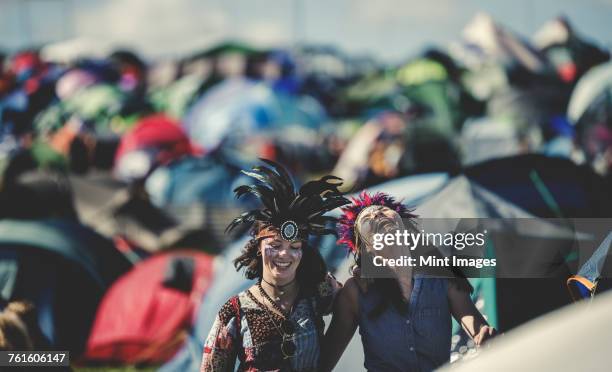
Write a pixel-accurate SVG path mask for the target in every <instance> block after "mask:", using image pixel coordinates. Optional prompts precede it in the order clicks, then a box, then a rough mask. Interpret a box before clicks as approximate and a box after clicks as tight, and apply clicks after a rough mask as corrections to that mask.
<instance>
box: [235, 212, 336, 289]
mask: <svg viewBox="0 0 612 372" xmlns="http://www.w3.org/2000/svg"><path fill="white" fill-rule="evenodd" d="M265 227H266V226H265V225H263V224H260V223H258V224H256V226H254V228H253V229H252V230H251V235H252V239H251V240H249V241H248V242H247V244H246V245H245V246H244V248H243V249H242V254H241V255H240V256H238V257H237V258H236V259H234V267H235V268H236V270H237V271H240V270H241V269H243V268H244V269H245V271H244V275H245V276H246V278H247V279H258V280H259V279H261V278H262V276H263V259H262V258H261V255H258V252H259V244H260V243H261V241H262V240H263V239H264V238H263V237H259V238H258V237H257V234H258V233H259V232H260V231H261V230H263V229H264V228H265ZM302 252H303V253H302V259H301V261H300V264H299V266H298V268H297V272H296V279H297V282H298V284H299V285H300V288H301V289H302V290H303V291H304V294H307V295H314V294H315V293H316V290H317V288H318V286H319V284H320V283H322V282H323V281H325V277H326V275H327V265H326V264H325V260H323V257H322V256H321V253H320V252H319V250H318V249H316V248H314V247H311V246H309V245H308V242H307V241H302Z"/></svg>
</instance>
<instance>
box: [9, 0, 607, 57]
mask: <svg viewBox="0 0 612 372" xmlns="http://www.w3.org/2000/svg"><path fill="white" fill-rule="evenodd" d="M479 11H484V12H487V13H489V14H491V15H492V16H493V18H494V19H496V20H497V21H499V22H501V23H502V24H504V25H506V26H507V27H509V28H510V29H512V30H514V31H517V32H519V33H520V34H521V35H523V36H525V37H531V36H532V35H533V33H534V32H535V31H536V30H537V29H538V28H539V27H540V26H541V25H542V24H543V23H544V22H546V21H547V20H550V19H551V18H553V17H555V16H558V15H560V14H565V15H567V16H568V17H569V19H570V21H571V22H572V23H573V24H574V26H575V28H576V29H577V30H578V31H580V32H581V33H582V34H584V35H587V36H589V37H590V38H592V39H593V40H595V41H597V42H598V43H599V44H600V45H603V46H606V47H612V22H610V21H609V20H610V19H612V0H583V1H581V0H512V1H510V0H427V1H422V0H107V1H102V0H0V48H1V47H4V48H8V49H15V48H20V47H24V46H26V45H28V44H32V43H35V44H40V43H46V42H51V41H59V40H63V39H70V38H75V37H86V38H88V39H91V40H94V41H96V42H100V43H114V44H115V45H123V46H131V47H134V48H136V49H137V50H138V51H140V52H141V53H143V54H145V55H146V56H149V57H157V56H171V55H182V54H186V53H188V52H191V51H195V50H198V49H203V48H206V47H208V46H210V45H212V44H214V43H215V42H218V41H220V40H224V39H233V40H244V41H247V42H249V43H252V44H255V45H257V46H265V47H268V46H278V45H291V44H292V43H294V42H295V41H300V42H310V43H323V44H329V45H335V46H338V47H340V48H341V49H343V50H345V51H347V52H350V53H356V54H370V55H373V56H374V57H376V58H378V59H380V60H383V61H399V60H402V59H404V58H407V57H409V56H410V55H413V54H415V53H418V52H419V51H420V50H422V49H423V48H424V47H426V46H429V45H439V46H444V45H447V44H448V43H449V42H451V41H454V40H458V39H459V38H460V36H461V30H462V29H463V27H464V26H465V25H466V24H467V23H468V22H469V21H470V19H472V18H473V17H474V16H475V14H476V13H477V12H479Z"/></svg>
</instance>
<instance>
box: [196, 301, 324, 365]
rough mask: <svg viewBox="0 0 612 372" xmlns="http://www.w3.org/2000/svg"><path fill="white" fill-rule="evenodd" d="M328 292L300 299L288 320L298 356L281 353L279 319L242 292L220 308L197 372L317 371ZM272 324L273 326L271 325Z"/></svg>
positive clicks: (281, 319) (278, 316)
mask: <svg viewBox="0 0 612 372" xmlns="http://www.w3.org/2000/svg"><path fill="white" fill-rule="evenodd" d="M331 302H332V296H331V290H329V293H328V292H327V291H326V290H321V289H320V290H319V294H318V295H315V296H310V297H304V296H298V298H297V299H296V301H295V305H294V307H293V311H292V312H291V314H290V316H289V319H290V320H291V321H292V322H293V323H294V325H295V333H294V334H293V336H292V337H291V340H292V341H293V342H294V343H295V346H296V349H297V350H296V353H295V356H293V357H291V358H285V357H284V356H283V353H282V352H281V343H282V334H281V332H280V330H279V329H278V324H281V322H282V321H283V318H282V317H281V316H280V315H278V314H276V313H275V312H272V311H270V310H269V309H268V308H267V307H265V305H263V304H262V303H261V302H260V301H259V300H258V299H257V298H255V296H254V295H253V294H252V293H251V292H250V291H249V290H246V291H244V292H240V293H239V294H238V295H237V296H234V297H232V298H230V299H229V300H228V301H227V302H226V303H225V304H224V305H223V306H222V307H221V310H220V311H219V313H218V314H217V317H216V319H215V322H214V324H213V327H212V329H211V331H210V333H209V335H208V338H207V340H206V343H205V345H204V353H203V357H202V366H201V371H215V372H217V371H233V370H234V368H235V366H236V358H238V360H239V366H238V371H249V372H255V371H316V370H317V367H318V364H319V356H320V349H319V340H320V339H321V335H322V332H323V328H324V324H323V315H324V313H326V312H327V310H329V309H330V307H331V306H330V305H331ZM273 322H274V323H273Z"/></svg>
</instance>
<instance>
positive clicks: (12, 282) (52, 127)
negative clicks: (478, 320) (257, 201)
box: [0, 0, 612, 371]
mask: <svg viewBox="0 0 612 372" xmlns="http://www.w3.org/2000/svg"><path fill="white" fill-rule="evenodd" d="M610 19H612V2H610V1H607V0H590V1H581V2H578V1H569V0H563V1H552V0H551V1H534V0H520V1H515V2H512V3H510V2H506V1H477V0H471V1H462V2H460V3H459V2H456V1H448V0H436V1H430V2H426V3H423V2H417V1H400V0H384V1H377V2H372V1H361V0H353V1H349V0H343V1H334V2H329V1H327V2H321V1H319V0H313V1H304V0H294V1H272V0H266V1H260V2H256V3H255V2H252V1H243V0H240V1H232V2H227V1H195V0H177V1H172V2H169V1H160V0H146V1H145V0H129V1H114V0H113V1H97V0H85V1H74V0H0V66H1V70H0V180H1V184H0V295H1V297H2V301H3V303H2V305H1V307H0V309H3V311H2V312H1V313H0V320H2V322H0V324H3V326H2V327H0V328H2V329H0V331H2V332H4V333H5V334H9V331H8V329H9V328H3V327H17V328H18V329H19V330H20V331H19V333H18V334H19V337H17V338H14V339H11V338H10V337H4V338H3V341H2V344H1V345H0V348H2V349H3V350H26V349H36V350H41V349H56V350H70V352H71V358H72V360H73V363H74V368H75V369H77V370H108V369H111V368H114V369H117V370H127V369H135V368H148V369H158V368H161V370H164V371H187V370H194V371H195V370H198V367H199V363H200V358H201V353H202V347H203V343H204V339H205V337H206V335H207V333H208V331H209V329H210V327H211V325H212V321H213V319H214V316H215V314H216V312H217V311H218V309H219V308H220V306H221V305H222V304H223V303H224V302H225V301H226V299H227V298H228V297H229V296H230V295H232V294H234V293H236V292H238V291H240V290H242V289H244V288H246V287H247V286H248V285H250V283H249V282H248V281H247V280H246V279H244V278H243V277H242V275H241V274H239V273H236V272H235V271H234V270H233V266H232V265H231V262H230V261H231V259H232V258H234V257H235V256H237V254H238V252H239V251H240V249H241V248H242V247H243V246H244V243H245V240H244V239H245V237H244V233H245V232H244V231H237V232H236V233H234V234H232V235H226V234H225V232H224V229H225V226H226V225H227V224H228V222H229V221H230V220H231V219H232V218H233V217H234V216H236V215H238V214H239V213H241V211H243V210H245V209H246V208H249V207H251V206H252V205H253V202H254V201H253V200H249V199H245V200H240V201H237V200H235V199H234V197H233V194H232V190H233V189H234V188H235V187H236V186H237V185H239V184H242V183H245V182H249V180H248V179H246V178H245V176H244V175H242V174H241V173H240V170H241V169H247V168H249V167H251V166H252V165H254V164H257V162H258V161H257V158H260V157H264V158H268V159H273V160H276V161H278V162H280V163H282V164H284V165H285V166H286V167H287V168H289V169H290V170H291V171H292V172H293V173H294V174H295V175H296V176H297V178H298V179H299V181H300V182H304V181H307V180H309V179H311V178H313V177H317V176H320V175H322V174H326V173H333V174H335V175H337V176H340V177H342V178H343V179H344V180H345V186H346V187H345V191H347V192H358V191H360V190H364V189H366V190H368V191H385V192H388V193H390V194H392V195H394V196H395V197H397V198H400V199H403V200H404V202H405V203H407V204H409V205H411V206H413V207H415V208H416V213H417V214H418V215H419V216H421V217H428V218H436V217H445V218H464V217H465V218H470V217H471V218H487V217H496V218H505V217H517V216H520V217H528V218H610V217H612V197H611V193H610V190H612V63H610V47H611V46H612V26H610V23H609V20H610ZM609 227H610V230H612V226H609ZM585 228H587V227H585ZM599 233H605V231H603V232H602V231H600V232H599ZM313 243H314V244H317V245H318V246H319V247H320V250H321V252H322V254H323V256H324V257H325V259H326V261H327V263H328V265H329V267H330V270H332V271H335V272H336V273H337V274H338V277H339V278H346V277H347V275H348V265H349V264H350V262H351V260H352V258H350V257H348V254H347V252H346V250H345V249H344V248H342V247H338V246H337V245H336V243H335V239H334V238H333V237H326V238H322V239H319V240H317V241H314V242H313ZM601 243H602V242H601V241H591V242H588V244H590V246H592V251H594V250H595V249H596V248H597V247H600V248H601V247H603V248H601V249H603V250H604V251H605V252H604V254H603V255H602V254H600V255H598V256H597V257H600V261H601V262H600V263H601V265H612V260H610V261H611V262H605V258H606V257H607V252H608V250H609V249H610V246H609V245H610V242H607V243H606V244H607V245H603V244H602V245H600V244H601ZM604 243H605V242H604ZM599 252H603V251H602V250H600V251H599ZM587 258H588V257H587ZM563 259H564V260H565V261H566V262H567V266H566V270H565V271H562V272H558V273H556V277H554V278H550V279H537V280H535V279H533V280H510V279H505V280H504V279H498V280H496V279H494V278H487V279H472V280H471V281H472V284H473V285H474V287H475V289H476V290H475V292H474V295H473V297H474V301H475V302H476V304H477V306H478V308H479V309H480V310H481V311H483V313H485V314H486V316H487V318H488V319H489V321H490V322H491V323H492V324H493V325H495V326H496V327H497V328H498V329H499V330H501V331H503V332H506V331H511V330H512V329H513V328H515V327H518V326H521V325H522V324H523V323H525V322H527V321H529V320H532V319H536V318H540V317H545V316H546V314H548V313H549V312H551V311H554V310H557V309H559V308H561V307H564V306H566V305H570V304H571V302H572V297H570V294H569V292H568V290H567V288H566V280H567V278H568V277H569V276H570V275H572V274H575V273H576V272H577V271H578V270H579V269H580V265H581V264H582V263H584V260H583V261H580V260H579V259H578V258H576V257H573V258H572V257H569V256H568V257H564V258H563ZM601 265H600V266H598V267H599V268H600V269H601V267H602V266H601ZM608 272H609V271H608ZM220 278H223V279H222V280H220ZM600 279H601V280H600ZM589 280H591V281H593V282H597V281H599V284H598V286H597V290H598V293H599V292H603V291H605V289H607V288H608V287H609V284H607V282H606V280H605V278H599V277H598V276H597V275H595V276H593V277H589ZM594 292H595V290H594V289H593V290H592V291H591V292H589V293H588V294H589V295H590V294H591V293H594ZM542 293H545V294H546V295H545V296H543V295H542ZM608 297H609V296H608ZM526 304H527V305H526ZM572 306H575V305H572ZM15 314H17V317H15ZM15 321H17V322H18V324H14V323H15ZM606 324H607V325H608V326H609V325H610V324H612V323H610V322H609V321H608V322H607V323H606ZM11 334H13V333H11ZM608 334H610V333H609V332H608ZM608 341H609V339H608ZM452 347H453V350H452V361H453V362H462V361H463V360H464V359H469V358H470V357H472V356H475V355H476V354H478V352H477V351H476V350H475V349H474V347H473V343H471V341H469V340H468V339H467V338H466V337H465V335H464V334H462V331H461V330H460V329H459V327H455V335H454V336H453V343H452ZM360 348H361V346H360V343H359V340H357V342H353V343H352V344H351V346H350V348H349V350H348V351H347V353H346V356H345V357H344V358H343V360H342V361H341V364H340V366H339V367H338V369H339V370H358V369H359V368H362V359H363V356H362V351H361V350H360Z"/></svg>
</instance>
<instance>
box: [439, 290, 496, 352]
mask: <svg viewBox="0 0 612 372" xmlns="http://www.w3.org/2000/svg"><path fill="white" fill-rule="evenodd" d="M448 302H449V305H450V310H451V313H452V314H453V317H454V318H455V320H457V322H459V324H461V326H462V327H463V329H464V330H465V332H466V333H467V334H468V335H470V337H472V339H473V340H474V343H475V344H476V345H477V346H480V345H482V344H483V343H484V342H485V341H487V340H488V339H490V338H492V337H493V336H495V335H496V334H497V331H496V330H495V328H493V327H490V326H489V323H487V321H486V320H485V318H484V317H483V316H482V314H481V313H480V311H478V309H476V306H475V305H474V303H473V302H472V299H471V298H470V294H469V293H468V292H466V291H463V290H461V289H459V288H458V287H457V285H455V284H454V283H452V282H450V283H449V285H448Z"/></svg>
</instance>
